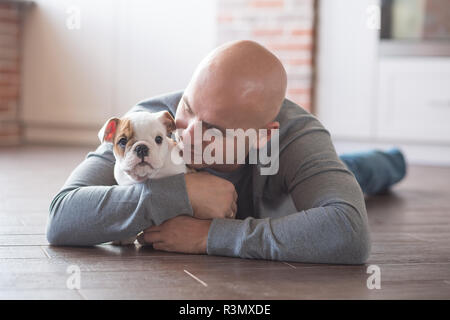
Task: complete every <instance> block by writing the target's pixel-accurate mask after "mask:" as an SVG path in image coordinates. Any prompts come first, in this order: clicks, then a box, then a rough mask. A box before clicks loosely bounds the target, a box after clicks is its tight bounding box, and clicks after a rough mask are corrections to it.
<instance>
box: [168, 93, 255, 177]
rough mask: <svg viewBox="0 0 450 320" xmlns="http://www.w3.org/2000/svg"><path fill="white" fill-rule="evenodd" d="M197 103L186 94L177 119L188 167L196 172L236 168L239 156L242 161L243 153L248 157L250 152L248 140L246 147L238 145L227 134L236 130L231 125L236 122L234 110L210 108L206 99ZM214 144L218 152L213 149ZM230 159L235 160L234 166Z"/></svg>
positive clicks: (212, 106) (216, 105) (234, 138)
mask: <svg viewBox="0 0 450 320" xmlns="http://www.w3.org/2000/svg"><path fill="white" fill-rule="evenodd" d="M197 100H199V101H196V100H195V99H193V98H192V97H191V96H190V95H189V94H186V93H185V94H184V95H183V97H182V98H181V100H180V102H179V104H178V108H177V112H176V115H175V124H176V127H177V132H178V135H179V137H180V138H181V140H182V141H183V144H184V151H185V154H184V158H185V160H186V159H189V160H190V161H188V162H189V167H191V168H194V169H201V168H205V167H209V168H212V169H216V170H219V171H221V170H224V169H225V168H229V167H230V165H231V166H234V165H235V164H236V160H237V159H238V153H239V154H240V156H241V158H242V153H243V154H244V155H245V156H246V155H247V154H248V149H249V148H248V140H246V143H245V144H244V145H242V144H241V145H239V144H238V143H237V137H234V136H231V135H230V134H228V133H227V131H226V129H234V128H236V126H233V125H232V124H231V123H230V122H232V121H233V118H234V117H233V115H232V109H231V108H229V109H227V110H224V108H221V107H220V105H219V104H207V103H204V102H205V100H203V99H197ZM237 127H242V126H239V125H238V126H237ZM205 132H207V133H206V135H205ZM208 134H209V135H208ZM213 143H214V145H215V146H216V147H215V148H212V146H213ZM208 146H209V147H208ZM217 146H218V147H217ZM208 148H209V149H208ZM205 149H206V150H205ZM209 154H211V155H212V156H213V158H214V159H216V160H217V159H219V161H213V162H212V163H211V161H212V160H211V157H210V158H209V159H210V160H208V158H207V155H209ZM245 156H244V157H245ZM230 158H232V159H233V162H232V163H230ZM199 160H200V161H199ZM225 163H226V164H225Z"/></svg>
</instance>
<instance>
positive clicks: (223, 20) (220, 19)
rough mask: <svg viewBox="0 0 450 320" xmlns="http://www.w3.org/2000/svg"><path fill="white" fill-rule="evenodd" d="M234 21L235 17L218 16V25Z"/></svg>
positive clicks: (227, 15) (228, 15)
mask: <svg viewBox="0 0 450 320" xmlns="http://www.w3.org/2000/svg"><path fill="white" fill-rule="evenodd" d="M232 21H233V16H232V15H230V14H219V15H218V16H217V22H218V23H227V22H232Z"/></svg>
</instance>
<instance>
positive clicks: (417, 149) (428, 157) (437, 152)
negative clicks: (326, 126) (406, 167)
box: [333, 138, 450, 166]
mask: <svg viewBox="0 0 450 320" xmlns="http://www.w3.org/2000/svg"><path fill="white" fill-rule="evenodd" d="M333 143H334V146H335V147H336V151H337V152H338V154H342V153H346V152H357V151H364V150H367V149H380V150H386V149H389V148H392V147H398V148H399V149H400V150H402V151H403V153H404V154H405V157H406V160H407V161H408V163H410V164H418V165H431V166H450V146H449V145H435V144H412V143H397V144H392V143H387V142H377V141H350V140H345V139H338V138H334V139H333Z"/></svg>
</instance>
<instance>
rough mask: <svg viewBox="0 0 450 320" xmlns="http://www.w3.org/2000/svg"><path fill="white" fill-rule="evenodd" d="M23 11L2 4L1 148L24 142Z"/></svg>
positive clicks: (0, 34)
mask: <svg viewBox="0 0 450 320" xmlns="http://www.w3.org/2000/svg"><path fill="white" fill-rule="evenodd" d="M19 10H20V8H19V5H18V4H13V3H12V2H6V3H0V145H13V144H18V143H19V142H20V136H21V135H20V132H21V130H20V124H19V118H18V112H19V110H18V108H19V81H20V76H19V36H20V32H19V29H20V14H19V13H20V12H19Z"/></svg>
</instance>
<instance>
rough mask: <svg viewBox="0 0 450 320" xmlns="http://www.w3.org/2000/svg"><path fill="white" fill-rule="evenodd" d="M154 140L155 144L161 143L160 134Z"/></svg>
mask: <svg viewBox="0 0 450 320" xmlns="http://www.w3.org/2000/svg"><path fill="white" fill-rule="evenodd" d="M155 142H156V143H157V144H161V143H162V142H163V138H162V137H161V136H156V138H155Z"/></svg>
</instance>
